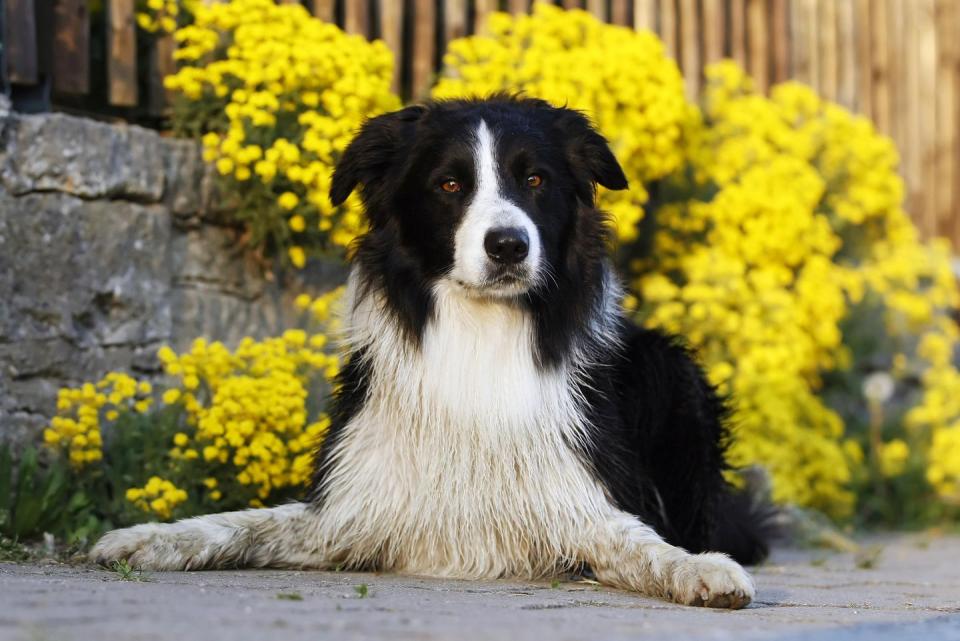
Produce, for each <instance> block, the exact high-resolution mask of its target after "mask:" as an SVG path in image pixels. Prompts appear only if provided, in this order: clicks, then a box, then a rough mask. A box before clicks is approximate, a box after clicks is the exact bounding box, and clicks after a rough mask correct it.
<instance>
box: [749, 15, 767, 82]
mask: <svg viewBox="0 0 960 641" xmlns="http://www.w3.org/2000/svg"><path fill="white" fill-rule="evenodd" d="M747 42H748V43H749V45H750V46H749V54H748V57H749V60H750V67H749V68H750V75H751V76H753V81H754V83H755V86H756V88H757V90H758V91H760V92H761V93H766V92H767V88H768V87H769V85H770V75H769V69H770V57H771V56H770V51H769V49H768V48H767V45H768V44H769V43H770V36H769V34H768V33H767V0H748V2H747Z"/></svg>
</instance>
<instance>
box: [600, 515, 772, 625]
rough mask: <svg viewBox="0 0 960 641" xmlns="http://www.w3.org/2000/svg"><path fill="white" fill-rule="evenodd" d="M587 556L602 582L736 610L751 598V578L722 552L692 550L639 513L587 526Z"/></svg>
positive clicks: (684, 601)
mask: <svg viewBox="0 0 960 641" xmlns="http://www.w3.org/2000/svg"><path fill="white" fill-rule="evenodd" d="M588 531H589V535H588V537H587V538H588V540H587V541H586V543H587V545H586V546H585V548H584V550H583V556H584V558H585V560H586V561H587V562H588V563H589V564H590V567H591V568H593V571H594V574H595V575H596V577H597V580H599V581H600V582H601V583H605V584H607V585H611V586H614V587H618V588H623V589H627V590H635V591H637V592H641V593H643V594H648V595H651V596H657V597H661V598H665V599H669V600H671V601H676V602H677V603H682V604H685V605H699V606H707V607H711V608H732V609H738V608H742V607H744V606H746V605H747V604H748V603H750V601H751V600H753V597H754V594H755V592H756V588H755V587H754V583H753V579H752V578H751V577H750V575H749V574H747V572H746V570H744V569H743V567H741V566H740V565H739V564H738V563H736V562H735V561H733V560H732V559H730V558H729V557H727V556H726V555H724V554H718V553H715V552H710V553H706V554H690V553H689V552H687V551H686V550H683V549H682V548H678V547H675V546H673V545H670V544H669V543H666V542H665V541H664V540H663V539H661V538H660V536H659V535H657V533H656V532H654V531H653V529H651V528H650V527H648V526H646V525H644V524H643V523H642V522H641V521H640V520H639V519H637V518H636V517H635V516H632V515H629V514H626V513H623V512H617V513H614V514H611V515H610V517H609V518H607V519H605V520H603V521H602V522H600V523H597V524H594V525H593V526H592V527H590V528H588Z"/></svg>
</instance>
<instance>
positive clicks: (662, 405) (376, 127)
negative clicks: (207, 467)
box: [314, 96, 767, 563]
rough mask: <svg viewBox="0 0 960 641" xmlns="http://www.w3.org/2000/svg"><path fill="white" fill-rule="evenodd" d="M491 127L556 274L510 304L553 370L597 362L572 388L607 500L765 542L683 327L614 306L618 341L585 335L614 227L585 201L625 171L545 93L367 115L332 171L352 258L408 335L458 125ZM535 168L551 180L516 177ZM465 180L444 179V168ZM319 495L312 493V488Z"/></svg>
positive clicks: (338, 405) (458, 155)
mask: <svg viewBox="0 0 960 641" xmlns="http://www.w3.org/2000/svg"><path fill="white" fill-rule="evenodd" d="M481 118H482V119H483V120H484V121H485V122H486V123H487V124H488V126H490V127H493V128H495V130H496V133H497V138H498V145H502V146H503V147H504V149H500V146H498V154H499V156H500V157H501V161H502V163H501V164H502V167H504V170H503V171H504V174H503V175H502V176H501V179H502V182H503V183H504V184H505V185H506V189H508V190H510V191H508V194H507V195H508V196H509V197H510V199H511V201H512V202H515V203H517V204H518V206H520V207H522V208H523V209H524V211H525V212H526V213H527V214H528V215H529V216H530V218H531V220H533V222H534V224H535V225H536V227H537V230H538V232H539V234H540V235H541V237H542V239H543V245H544V251H545V253H544V258H545V261H546V264H547V266H548V268H549V272H550V274H551V278H548V279H546V280H545V281H544V284H543V285H541V286H538V287H535V288H533V289H532V290H530V291H529V292H528V293H527V294H525V295H523V296H522V297H520V298H519V299H518V300H517V301H516V302H517V304H521V305H523V306H524V307H525V308H526V309H527V311H528V313H529V314H530V315H531V316H532V318H533V319H534V321H535V327H536V340H537V345H536V348H537V355H538V358H539V364H540V366H541V367H543V368H553V367H556V366H558V365H559V364H561V363H563V362H565V361H567V360H568V359H570V358H572V354H573V353H574V352H575V351H577V352H578V353H580V354H581V355H586V356H587V357H589V359H590V360H591V362H593V363H594V364H593V365H591V366H590V367H589V368H588V370H587V375H586V377H585V378H586V380H584V381H582V382H581V387H582V389H581V392H582V394H583V396H584V397H585V399H586V400H587V404H588V406H589V413H590V419H591V422H592V425H593V427H594V429H595V438H594V439H593V443H592V445H591V446H590V447H589V448H588V450H587V451H585V452H580V455H581V456H583V457H584V460H585V462H586V463H587V464H588V465H589V467H590V468H591V469H592V471H593V473H594V474H595V475H596V476H597V478H598V479H599V480H600V481H601V482H602V483H603V484H604V485H605V486H606V487H607V488H608V490H609V493H610V495H611V497H612V498H613V500H614V501H615V502H616V503H617V505H618V506H619V507H620V508H621V509H623V510H625V511H627V512H630V513H633V514H635V515H637V516H638V517H640V518H641V520H643V521H644V522H645V523H647V524H649V525H651V526H652V527H654V528H655V529H656V530H657V531H658V533H660V534H661V535H662V536H663V537H664V538H665V539H666V540H667V541H668V542H670V543H672V544H675V545H680V546H683V547H685V548H687V549H688V550H690V551H705V550H718V551H724V552H728V553H730V554H731V555H732V556H733V557H734V558H735V559H737V560H738V561H741V562H745V563H755V562H758V561H759V560H761V559H762V558H763V557H764V556H765V555H766V552H767V545H766V541H765V533H764V529H763V523H762V514H760V513H759V512H757V511H755V510H752V509H750V508H749V501H747V499H746V498H745V497H741V496H739V495H737V494H736V493H735V492H734V491H733V490H732V489H731V488H730V487H729V486H728V484H727V483H726V482H725V481H724V479H723V476H722V472H723V470H724V469H725V462H724V449H725V447H726V443H727V440H728V434H727V429H726V427H725V425H726V423H725V421H726V418H727V412H726V410H725V407H724V403H723V402H722V401H721V399H719V398H718V396H717V394H716V392H715V391H714V390H713V388H712V387H711V386H710V385H709V384H708V383H707V381H706V380H705V378H704V375H703V373H702V371H701V369H700V367H699V366H698V365H697V364H696V362H695V360H694V359H693V358H692V356H691V354H690V353H689V352H688V350H686V349H685V348H684V347H682V346H681V345H680V344H679V343H678V341H677V340H675V339H673V338H671V337H668V336H665V335H663V334H660V333H657V332H653V331H648V330H643V329H639V328H637V327H635V326H634V325H633V324H632V323H630V322H628V321H626V320H625V319H622V318H618V319H617V320H616V323H617V327H615V328H614V331H615V332H616V333H617V334H618V338H619V343H620V347H619V348H611V347H609V346H608V345H609V343H608V342H605V341H602V340H600V339H599V337H597V336H596V335H595V334H594V331H595V329H592V328H593V327H594V325H593V324H592V321H593V320H594V319H596V318H597V317H598V315H599V314H600V313H601V311H602V310H601V306H602V304H603V301H604V288H605V286H606V285H605V283H604V279H605V274H606V273H607V270H608V269H609V268H608V267H607V263H608V257H607V250H608V242H609V239H608V235H607V229H608V227H607V225H605V221H604V216H603V214H602V213H601V212H599V211H598V210H597V209H596V207H595V202H594V201H595V197H596V185H597V184H600V185H603V186H605V187H607V188H610V189H625V188H626V187H627V180H626V178H625V176H624V174H623V171H622V170H621V169H620V166H619V164H618V163H617V161H616V158H615V157H614V155H613V154H612V153H611V151H610V149H609V148H608V146H607V143H606V141H605V140H604V139H603V137H602V136H601V135H600V134H599V133H597V132H596V131H595V130H594V129H593V127H592V126H591V125H590V123H589V121H588V120H587V119H586V118H585V117H584V116H583V115H581V114H580V113H578V112H575V111H572V110H569V109H562V108H554V107H552V106H550V105H548V104H547V103H545V102H542V101H539V100H531V99H518V98H513V97H509V96H495V97H493V98H491V99H489V100H484V101H451V102H440V103H434V104H430V105H427V106H425V107H410V108H407V109H404V110H402V111H399V112H396V113H392V114H387V115H384V116H379V117H377V118H373V119H372V120H370V121H369V122H368V123H367V124H366V125H365V126H364V127H363V129H362V130H361V131H360V133H359V135H358V136H357V137H356V139H355V140H354V141H353V143H352V144H351V145H350V146H349V147H348V149H347V150H346V152H345V154H344V156H343V158H342V159H341V161H340V163H339V165H338V167H337V170H336V172H335V174H334V178H333V184H332V189H331V200H332V201H333V203H334V204H339V203H342V202H343V201H344V200H345V199H346V198H347V197H348V196H349V195H350V192H351V191H352V190H353V189H354V188H356V187H357V186H358V185H359V186H362V191H361V196H362V198H363V201H364V204H365V207H366V211H367V214H368V216H369V220H370V231H369V232H368V233H367V234H366V235H365V236H363V237H362V238H361V239H360V240H359V242H358V245H357V247H356V252H355V257H354V260H355V261H357V262H358V263H359V264H360V265H361V267H362V270H361V274H362V276H363V277H364V278H365V279H366V282H364V283H363V286H364V287H367V288H370V287H373V288H376V289H378V290H380V291H382V292H383V293H384V295H385V297H386V300H387V304H388V308H389V311H390V312H391V313H392V314H393V315H394V316H395V321H396V322H397V323H399V324H400V326H402V327H403V328H404V330H405V332H406V334H407V335H408V337H409V339H410V341H411V342H412V343H414V344H418V343H419V341H420V340H421V338H422V336H423V331H424V327H425V326H426V324H427V323H428V322H429V320H430V318H431V314H432V305H433V300H432V294H431V285H432V283H434V282H435V281H436V280H437V279H439V278H441V277H443V276H444V275H445V274H446V273H447V272H448V271H449V270H450V268H451V265H452V262H453V258H454V256H453V246H454V242H453V234H454V233H455V230H456V228H457V223H458V222H459V220H460V218H461V217H462V216H463V213H464V210H465V207H466V205H467V203H468V202H469V201H468V199H467V198H466V195H467V194H469V191H470V189H471V187H472V185H471V184H470V183H471V181H472V180H473V179H472V166H471V165H470V151H471V150H470V148H469V142H468V137H467V136H464V135H463V134H464V133H465V132H467V131H473V130H474V129H475V127H476V125H477V123H478V122H479V120H480V119H481ZM534 169H535V170H536V171H537V172H539V173H542V174H544V179H545V181H546V184H547V188H546V189H543V190H538V191H536V192H529V191H524V190H523V189H521V188H514V187H512V185H515V184H516V182H517V181H516V180H514V179H515V178H516V176H514V175H513V174H516V175H517V176H521V175H524V174H525V173H527V172H529V171H531V170H534ZM448 175H454V176H456V177H457V178H458V179H459V180H462V181H463V182H464V194H460V195H452V194H448V193H442V192H440V191H439V190H438V189H437V188H436V185H437V184H438V183H439V182H441V180H442V179H443V177H444V176H448ZM367 367H369V365H368V364H367V363H366V361H364V359H363V358H362V355H359V354H353V355H352V356H351V358H350V361H349V363H348V364H347V366H346V367H344V369H343V372H342V373H341V375H340V380H339V383H338V387H339V391H338V393H337V396H336V399H335V410H334V421H333V426H332V428H331V433H330V434H329V436H328V437H327V440H326V443H325V444H324V447H323V451H322V452H321V455H320V459H319V463H318V467H317V474H316V477H315V487H317V488H319V487H321V486H322V485H323V479H324V475H325V473H326V469H327V464H326V458H327V456H328V453H329V452H330V451H331V450H332V448H333V447H335V444H336V442H337V440H338V438H339V434H340V431H341V430H342V428H343V426H344V425H346V423H347V422H349V420H350V419H351V417H352V416H353V415H354V413H355V412H356V411H357V410H358V408H359V407H361V406H362V403H363V402H364V398H365V395H366V380H367V379H368V378H369V372H367V371H365V368H367ZM314 496H315V499H317V500H319V499H320V493H319V492H316V493H315V494H314Z"/></svg>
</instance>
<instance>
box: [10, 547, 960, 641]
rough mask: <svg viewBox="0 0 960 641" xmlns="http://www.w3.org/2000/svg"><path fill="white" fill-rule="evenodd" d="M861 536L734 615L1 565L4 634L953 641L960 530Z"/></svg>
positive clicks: (170, 640)
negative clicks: (864, 552)
mask: <svg viewBox="0 0 960 641" xmlns="http://www.w3.org/2000/svg"><path fill="white" fill-rule="evenodd" d="M869 543H870V544H871V545H881V546H882V552H881V553H880V555H879V556H878V557H877V558H876V559H875V560H873V562H872V567H869V568H864V567H858V565H869V563H863V562H861V563H859V564H858V563H857V562H856V561H855V560H854V556H853V555H852V554H849V553H840V552H831V551H824V550H797V549H779V550H777V551H776V552H775V553H774V555H773V557H772V558H771V559H770V561H769V562H767V563H766V564H765V565H763V566H762V567H760V568H757V569H756V572H755V574H756V577H757V583H758V587H759V594H758V598H757V601H756V602H755V603H754V604H752V605H751V606H750V607H749V608H747V609H746V610H742V611H739V612H727V611H713V610H704V609H698V608H686V607H681V606H675V605H671V604H668V603H664V602H661V601H657V600H654V599H648V598H643V597H639V596H635V595H633V594H630V593H627V592H620V591H616V590H610V589H606V588H601V587H598V586H595V585H591V584H589V583H584V582H565V583H560V584H559V585H556V586H555V587H554V586H553V585H551V584H550V583H527V582H519V581H482V582H466V581H441V580H429V579H420V578H410V577H401V576H392V575H375V574H357V573H335V572H283V571H274V570H266V571H264V570H257V571H249V570H248V571H234V572H193V573H166V572H164V573H155V574H150V575H148V576H146V577H144V578H145V579H146V580H145V581H142V582H136V581H124V580H121V579H120V577H119V576H118V575H117V574H115V573H112V572H108V571H105V570H101V569H96V568H90V567H70V566H61V565H35V564H28V565H0V641H7V640H11V641H48V640H49V641H86V640H97V641H99V640H101V639H102V640H106V641H113V640H116V641H133V640H138V641H139V640H143V641H154V640H157V641H160V640H163V641H190V640H193V639H200V640H202V641H219V640H221V639H222V640H225V641H226V640H229V641H247V640H249V641H264V640H279V641H285V640H287V639H291V640H299V639H303V640H309V641H320V640H323V639H336V640H338V641H339V640H341V639H343V640H349V639H423V640H430V639H456V640H457V641H472V640H475V639H496V640H501V639H504V640H510V641H514V640H516V641H526V640H528V639H529V640H530V641H542V640H550V641H553V640H564V639H571V640H573V639H591V640H600V639H603V640H608V639H610V640H612V639H670V640H671V641H674V640H680V639H697V640H710V639H737V640H738V641H739V640H742V639H778V640H779V639H783V640H791V641H792V640H800V639H814V640H818V641H819V640H827V639H830V640H834V639H839V640H854V639H856V640H859V639H881V640H887V639H889V640H894V639H896V640H900V639H923V640H927V639H930V640H933V641H943V640H960V537H933V538H932V537H929V536H924V535H903V536H895V537H884V538H882V539H878V540H873V541H870V542H869ZM363 586H366V588H365V589H364V587H363ZM363 592H365V595H364V596H361V593H363Z"/></svg>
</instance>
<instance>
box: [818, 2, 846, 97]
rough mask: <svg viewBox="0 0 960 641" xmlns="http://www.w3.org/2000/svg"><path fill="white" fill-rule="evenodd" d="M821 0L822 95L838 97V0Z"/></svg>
mask: <svg viewBox="0 0 960 641" xmlns="http://www.w3.org/2000/svg"><path fill="white" fill-rule="evenodd" d="M839 1H841V0H820V2H819V3H818V5H819V16H818V17H819V21H818V24H819V28H818V29H817V31H818V32H819V35H820V52H821V56H820V87H819V89H820V95H821V96H823V97H824V98H826V99H827V100H836V99H837V2H839Z"/></svg>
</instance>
